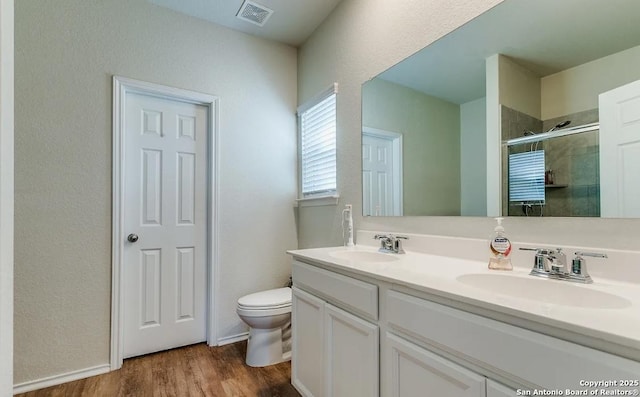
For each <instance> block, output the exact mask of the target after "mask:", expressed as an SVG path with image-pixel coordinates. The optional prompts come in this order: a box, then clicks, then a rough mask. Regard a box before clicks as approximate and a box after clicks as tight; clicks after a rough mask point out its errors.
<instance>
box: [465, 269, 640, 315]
mask: <svg viewBox="0 0 640 397" xmlns="http://www.w3.org/2000/svg"><path fill="white" fill-rule="evenodd" d="M456 280H458V281H459V282H461V283H463V284H466V285H469V286H472V287H475V288H480V289H484V290H487V291H490V292H493V293H496V294H501V295H508V296H513V297H517V298H524V299H530V300H533V301H536V302H542V303H551V304H555V305H560V306H571V307H581V308H590V309H622V308H625V307H629V306H631V302H630V301H628V300H626V299H624V298H622V297H620V296H617V295H613V294H609V293H607V292H602V291H597V290H593V289H589V288H588V287H586V286H584V285H576V284H573V283H570V282H567V281H554V280H548V279H542V278H535V277H531V278H523V277H517V276H511V275H505V274H465V275H462V276H458V277H457V278H456Z"/></svg>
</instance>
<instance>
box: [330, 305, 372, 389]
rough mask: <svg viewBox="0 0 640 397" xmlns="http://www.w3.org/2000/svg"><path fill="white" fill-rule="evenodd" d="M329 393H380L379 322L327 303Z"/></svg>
mask: <svg viewBox="0 0 640 397" xmlns="http://www.w3.org/2000/svg"><path fill="white" fill-rule="evenodd" d="M325 327H326V328H325V349H326V350H325V358H326V363H325V371H326V378H327V385H326V388H325V389H326V395H327V396H335V397H340V396H353V397H357V396H363V397H365V396H377V395H378V384H379V382H378V373H379V370H378V326H377V325H375V324H371V323H369V322H368V321H365V320H362V319H360V318H358V317H356V316H354V315H352V314H350V313H347V312H345V311H344V310H341V309H338V308H337V307H335V306H333V305H330V304H328V303H327V304H325Z"/></svg>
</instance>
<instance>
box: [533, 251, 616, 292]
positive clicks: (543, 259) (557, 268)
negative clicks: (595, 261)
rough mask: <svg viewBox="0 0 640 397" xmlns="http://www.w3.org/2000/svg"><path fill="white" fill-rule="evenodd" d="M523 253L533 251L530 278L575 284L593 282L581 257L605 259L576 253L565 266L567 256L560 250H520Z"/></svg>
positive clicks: (604, 256)
mask: <svg viewBox="0 0 640 397" xmlns="http://www.w3.org/2000/svg"><path fill="white" fill-rule="evenodd" d="M520 249H521V250H523V251H535V252H536V255H535V257H534V262H533V269H531V272H530V273H529V274H530V275H532V276H537V277H546V278H552V279H556V280H566V281H573V282H576V283H583V284H590V283H592V282H593V280H592V279H591V276H589V273H587V261H586V259H584V258H583V256H591V257H597V258H606V257H607V255H606V254H600V253H595V252H576V253H575V255H576V257H575V258H574V259H573V261H572V262H571V267H568V266H567V256H566V255H565V254H564V252H562V248H556V249H553V248H520Z"/></svg>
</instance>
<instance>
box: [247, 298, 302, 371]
mask: <svg viewBox="0 0 640 397" xmlns="http://www.w3.org/2000/svg"><path fill="white" fill-rule="evenodd" d="M236 312H237V313H238V316H240V318H241V319H242V321H244V322H245V323H247V325H249V327H250V330H249V342H248V344H247V359H246V362H247V365H249V366H251V367H264V366H267V365H271V364H277V363H280V362H283V361H287V360H290V359H291V288H289V287H285V288H278V289H272V290H268V291H262V292H256V293H255V294H250V295H246V296H243V297H242V298H240V299H238V308H237V309H236Z"/></svg>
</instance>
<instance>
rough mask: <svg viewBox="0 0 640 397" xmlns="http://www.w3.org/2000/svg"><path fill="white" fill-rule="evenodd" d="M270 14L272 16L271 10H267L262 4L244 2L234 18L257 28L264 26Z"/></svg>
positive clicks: (247, 0)
mask: <svg viewBox="0 0 640 397" xmlns="http://www.w3.org/2000/svg"><path fill="white" fill-rule="evenodd" d="M271 14H273V10H270V9H268V8H267V7H265V6H263V5H262V4H257V3H254V2H253V1H249V0H245V2H244V3H243V4H242V7H240V9H239V10H238V13H237V14H236V17H238V18H239V19H242V20H243V21H247V22H251V23H253V24H255V25H258V26H264V24H265V23H266V22H267V19H269V17H270V16H271Z"/></svg>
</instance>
